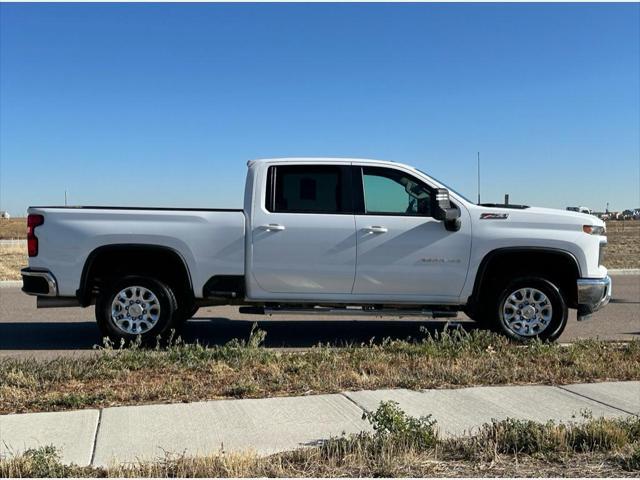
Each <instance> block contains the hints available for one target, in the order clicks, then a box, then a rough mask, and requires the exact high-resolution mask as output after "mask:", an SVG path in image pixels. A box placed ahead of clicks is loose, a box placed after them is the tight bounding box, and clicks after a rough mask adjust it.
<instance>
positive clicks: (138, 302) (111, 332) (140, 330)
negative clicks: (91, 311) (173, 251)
mask: <svg viewBox="0 0 640 480" xmlns="http://www.w3.org/2000/svg"><path fill="white" fill-rule="evenodd" d="M177 308H178V307H177V302H176V297H175V295H174V293H173V291H172V290H171V287H169V286H168V285H166V284H165V283H163V282H161V281H160V280H157V279H155V278H152V277H145V276H137V275H136V276H134V275H131V276H126V277H122V278H120V279H116V280H114V281H112V282H111V283H109V284H108V285H107V286H106V287H105V288H104V289H103V291H102V292H101V294H100V295H99V297H98V299H97V301H96V320H97V322H98V327H99V328H100V331H101V332H102V335H103V336H104V337H108V338H109V339H110V340H112V341H114V342H116V344H118V345H119V344H120V342H121V341H122V340H124V342H125V343H129V342H130V341H133V340H135V339H136V338H137V337H141V340H142V342H143V343H145V344H150V343H153V342H155V341H156V339H157V337H158V336H160V337H161V338H164V337H168V336H169V332H170V330H171V329H172V328H173V326H174V323H175V320H176V318H177V316H176V312H177Z"/></svg>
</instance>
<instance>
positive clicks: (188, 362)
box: [0, 330, 640, 414]
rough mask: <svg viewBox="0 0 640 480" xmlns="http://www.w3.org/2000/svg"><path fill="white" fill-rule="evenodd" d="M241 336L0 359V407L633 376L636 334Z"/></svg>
mask: <svg viewBox="0 0 640 480" xmlns="http://www.w3.org/2000/svg"><path fill="white" fill-rule="evenodd" d="M262 338H264V337H261V335H260V332H254V334H253V336H252V337H251V339H250V340H249V341H248V342H239V341H237V340H234V341H232V342H230V343H229V344H227V345H224V346H215V347H203V346H200V345H197V344H196V345H183V344H178V345H173V346H171V347H169V348H166V349H139V348H133V349H124V350H118V351H113V350H108V349H107V350H103V351H99V352H97V353H96V354H95V355H94V356H90V357H84V358H75V357H64V358H55V359H53V360H36V359H14V358H3V359H0V413H3V414H4V413H19V412H30V411H31V412H32V411H52V410H69V409H77V408H88V407H92V408H95V407H107V406H114V405H135V404H144V403H174V402H189V401H198V400H208V399H216V398H229V397H231V398H261V397H271V396H289V395H303V394H318V393H334V392H340V391H345V390H361V389H378V388H409V389H420V388H447V387H453V388H455V387H463V386H474V385H517V384H568V383H577V382H593V381H605V380H640V341H633V342H630V343H628V344H624V345H616V344H611V343H607V342H602V341H596V340H589V341H580V342H578V343H575V344H573V345H570V346H560V345H557V344H544V343H541V342H533V343H531V344H528V345H524V346H520V345H516V344H512V343H510V342H509V341H508V340H506V339H505V338H504V337H502V336H499V335H496V334H492V333H489V332H485V331H473V332H472V333H470V334H466V333H464V332H462V331H461V330H455V331H453V332H450V331H445V332H444V333H443V334H439V335H438V337H437V338H432V337H427V338H424V339H420V340H415V341H386V342H383V343H382V344H380V345H375V344H371V345H369V344H367V345H359V346H350V347H341V348H332V347H328V346H318V347H314V348H311V349H309V350H307V351H305V352H282V351H274V350H272V349H267V348H263V347H260V346H258V344H259V343H260V340H261V339H262Z"/></svg>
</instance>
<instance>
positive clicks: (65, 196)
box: [64, 190, 67, 207]
mask: <svg viewBox="0 0 640 480" xmlns="http://www.w3.org/2000/svg"><path fill="white" fill-rule="evenodd" d="M64 206H65V207H66V206H67V191H66V190H65V191H64Z"/></svg>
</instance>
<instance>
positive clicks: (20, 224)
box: [0, 217, 27, 240]
mask: <svg viewBox="0 0 640 480" xmlns="http://www.w3.org/2000/svg"><path fill="white" fill-rule="evenodd" d="M12 238H27V219H26V218H24V217H18V218H10V219H9V220H7V219H6V218H0V240H4V239H12Z"/></svg>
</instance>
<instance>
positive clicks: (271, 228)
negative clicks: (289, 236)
mask: <svg viewBox="0 0 640 480" xmlns="http://www.w3.org/2000/svg"><path fill="white" fill-rule="evenodd" d="M262 228H263V229H264V230H266V231H267V232H281V231H282V230H284V228H285V227H284V225H278V224H277V223H270V224H269V225H262Z"/></svg>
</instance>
